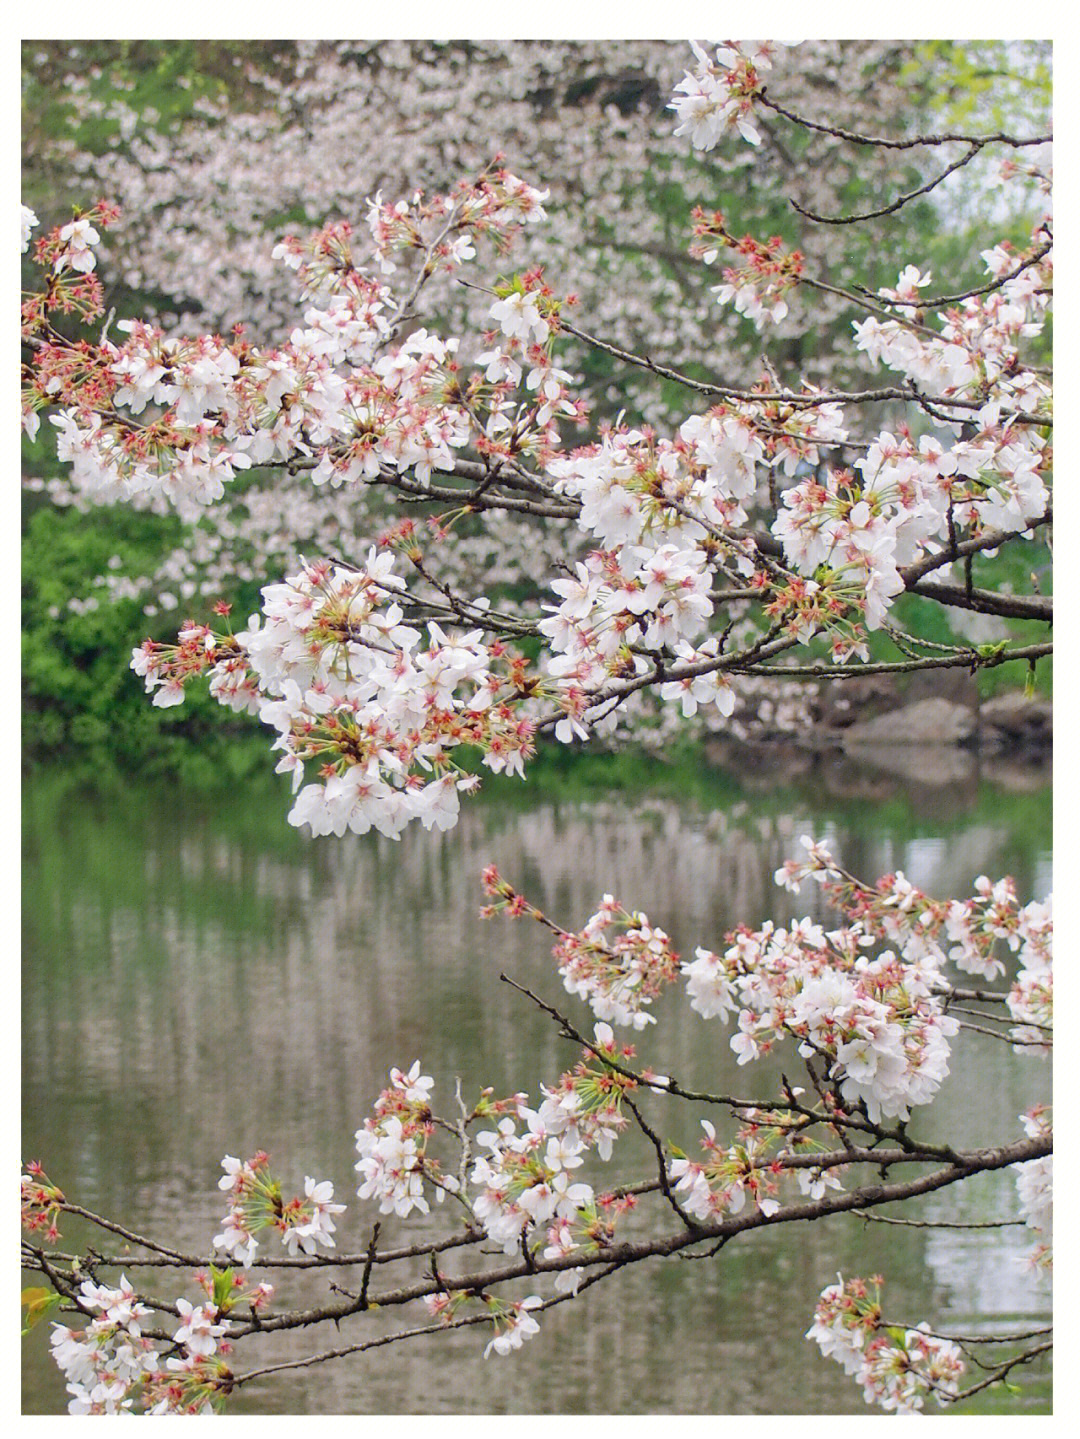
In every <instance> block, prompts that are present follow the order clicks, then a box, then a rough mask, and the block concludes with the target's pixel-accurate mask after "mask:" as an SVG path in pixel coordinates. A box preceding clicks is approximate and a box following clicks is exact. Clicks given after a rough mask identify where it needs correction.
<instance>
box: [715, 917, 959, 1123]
mask: <svg viewBox="0 0 1080 1439" xmlns="http://www.w3.org/2000/svg"><path fill="white" fill-rule="evenodd" d="M727 938H728V940H729V942H730V946H729V948H728V949H726V950H725V951H724V952H723V953H722V954H716V953H713V952H712V951H709V950H703V949H699V950H698V951H697V957H696V959H695V961H694V963H693V964H692V965H690V966H688V967H687V977H688V992H689V993H690V1003H691V1006H692V1007H693V1008H694V1009H696V1010H698V1012H699V1013H701V1014H703V1015H704V1016H705V1017H710V1016H712V1015H720V1016H721V1017H723V1018H724V1019H727V1018H728V1017H729V1015H730V1014H732V1013H735V1012H737V1014H738V1019H737V1032H736V1034H735V1035H734V1036H733V1038H732V1040H731V1047H732V1049H733V1050H734V1051H735V1053H736V1054H737V1055H738V1057H739V1063H740V1064H747V1063H749V1062H750V1061H751V1060H754V1059H757V1058H758V1057H759V1056H761V1055H762V1054H766V1053H768V1052H769V1050H771V1049H772V1048H773V1046H774V1045H775V1044H776V1043H777V1042H778V1041H779V1040H780V1039H782V1038H784V1037H786V1036H791V1037H794V1038H795V1039H796V1040H797V1041H798V1046H799V1052H800V1054H802V1055H803V1056H804V1057H806V1058H808V1059H809V1058H813V1057H814V1056H820V1057H821V1058H822V1059H823V1060H824V1062H825V1064H826V1066H827V1070H828V1073H829V1075H830V1076H831V1077H832V1078H833V1079H835V1080H837V1081H838V1082H839V1090H840V1093H841V1095H842V1096H843V1098H844V1100H845V1101H846V1102H847V1103H848V1104H849V1105H855V1104H858V1103H859V1102H860V1101H861V1102H862V1103H864V1104H865V1106H866V1110H867V1113H868V1114H869V1116H870V1119H871V1120H872V1121H874V1122H875V1123H876V1122H877V1121H879V1120H880V1119H881V1117H882V1115H883V1114H884V1115H887V1116H895V1117H898V1118H901V1119H906V1118H908V1116H909V1114H910V1107H911V1106H912V1105H918V1104H928V1103H929V1102H930V1100H931V1099H933V1097H934V1095H935V1094H936V1092H937V1090H938V1087H939V1086H940V1084H941V1081H942V1080H943V1079H944V1077H945V1076H946V1074H948V1072H949V1063H948V1061H949V1052H950V1045H949V1041H950V1039H951V1038H953V1036H955V1034H956V1033H957V1031H958V1029H959V1024H958V1021H957V1020H956V1019H955V1017H954V1016H952V1015H950V1014H948V1013H947V1012H946V1010H945V1006H944V1003H943V1001H942V1000H941V999H940V998H939V997H938V996H937V994H936V992H935V991H936V989H937V979H938V972H937V970H936V969H935V968H934V967H933V966H932V965H930V964H927V963H909V962H907V961H905V960H904V959H902V958H901V957H900V956H899V955H897V954H896V953H894V952H891V951H889V950H885V951H882V952H881V953H879V954H877V955H875V956H873V957H872V956H871V955H870V954H868V953H867V952H866V949H867V946H869V945H872V944H873V943H874V940H873V936H872V935H870V934H868V933H866V932H865V931H864V930H863V929H862V928H861V927H860V926H859V925H858V924H853V925H850V926H845V927H843V928H841V929H837V930H830V931H828V932H826V931H825V930H824V929H823V928H822V927H821V926H820V925H818V924H815V923H813V922H812V921H811V920H810V919H809V918H806V919H802V920H799V921H796V922H793V923H792V924H791V926H790V927H789V928H780V927H777V926H776V925H775V924H774V923H773V922H772V921H771V920H769V921H766V923H765V924H764V925H763V926H762V928H761V929H760V930H750V929H747V928H741V929H738V930H735V931H733V932H732V933H731V934H729V935H728V936H727Z"/></svg>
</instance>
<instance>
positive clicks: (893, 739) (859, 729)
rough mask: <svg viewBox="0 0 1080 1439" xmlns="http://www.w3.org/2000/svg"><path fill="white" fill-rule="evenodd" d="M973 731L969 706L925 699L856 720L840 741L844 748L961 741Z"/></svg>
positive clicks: (973, 726)
mask: <svg viewBox="0 0 1080 1439" xmlns="http://www.w3.org/2000/svg"><path fill="white" fill-rule="evenodd" d="M974 732H975V714H974V711H973V710H971V709H969V708H968V706H967V705H962V704H954V703H953V701H952V700H945V699H926V700H917V701H916V702H915V703H914V704H909V705H904V706H903V707H902V708H900V709H895V710H890V711H889V713H888V714H882V715H875V716H873V718H872V719H865V720H856V722H855V723H854V724H853V725H850V726H849V727H848V728H847V729H846V730H844V732H843V736H842V740H841V743H842V744H843V746H844V748H845V749H847V748H848V746H849V745H870V744H888V745H897V744H902V745H934V744H960V743H961V741H963V740H966V739H970V738H971V736H972V735H973V734H974Z"/></svg>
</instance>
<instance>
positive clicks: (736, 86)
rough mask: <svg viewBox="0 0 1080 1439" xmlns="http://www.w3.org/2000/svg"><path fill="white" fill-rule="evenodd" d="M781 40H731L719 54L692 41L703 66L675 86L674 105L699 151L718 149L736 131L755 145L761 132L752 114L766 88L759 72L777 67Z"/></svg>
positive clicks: (681, 125)
mask: <svg viewBox="0 0 1080 1439" xmlns="http://www.w3.org/2000/svg"><path fill="white" fill-rule="evenodd" d="M776 45H777V42H776V41H775V40H743V41H738V40H726V41H725V42H724V43H723V44H722V45H720V46H719V47H718V48H717V50H716V55H715V59H710V57H709V54H708V52H707V51H706V50H704V49H703V48H702V47H701V46H700V45H699V44H698V43H697V42H696V41H691V48H692V49H693V51H694V58H695V59H696V60H697V62H698V63H697V67H696V68H695V69H694V70H688V71H687V72H686V75H685V77H684V78H683V79H682V80H681V81H680V82H679V84H678V85H676V86H675V94H674V97H673V99H672V101H671V104H670V105H669V106H668V108H669V109H671V110H674V111H675V114H676V116H677V117H678V120H679V124H678V126H677V127H676V130H675V134H676V135H689V137H690V143H691V144H692V145H693V147H694V149H695V150H712V149H714V148H715V146H716V145H717V143H718V142H719V141H720V140H721V139H722V138H723V137H724V136H725V135H726V134H727V133H728V132H729V131H731V130H736V131H738V133H739V134H740V135H741V136H742V138H743V139H744V140H746V141H747V142H748V143H749V144H751V145H759V144H760V143H761V135H760V133H759V132H758V130H757V128H756V126H755V125H754V123H753V120H752V119H751V118H750V117H751V114H752V112H753V108H754V99H755V97H756V96H757V94H758V93H759V91H760V90H761V80H760V78H759V71H762V70H771V69H772V56H773V53H774V51H775V48H776Z"/></svg>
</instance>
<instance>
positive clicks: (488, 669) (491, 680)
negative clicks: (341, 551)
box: [132, 547, 536, 838]
mask: <svg viewBox="0 0 1080 1439" xmlns="http://www.w3.org/2000/svg"><path fill="white" fill-rule="evenodd" d="M394 565H395V556H394V554H393V553H392V552H391V551H389V550H384V551H382V552H381V553H380V552H379V551H378V550H377V549H376V548H374V547H372V548H371V549H369V551H368V555H367V561H366V564H364V565H363V566H357V567H345V566H343V565H340V564H333V563H331V562H329V561H319V562H312V563H308V564H305V565H304V567H303V568H302V569H301V570H300V572H299V573H297V574H295V575H292V576H289V577H288V578H287V579H286V580H285V581H284V582H283V583H281V584H274V585H267V586H265V587H264V589H263V596H264V602H263V608H262V611H261V612H260V614H258V615H256V616H253V617H252V618H251V619H250V620H249V623H248V627H247V629H246V630H243V631H241V632H240V633H238V634H236V635H235V636H232V635H230V636H220V635H217V634H216V633H215V632H213V631H211V630H210V629H209V628H207V627H205V626H198V625H194V624H189V625H187V626H186V627H185V628H184V629H183V630H181V632H180V637H179V638H180V643H179V645H178V646H164V645H160V644H157V643H154V642H150V641H148V642H147V643H145V644H144V645H142V646H140V647H138V648H137V649H136V650H135V651H134V652H133V656H132V668H133V669H135V671H136V672H137V673H139V674H142V675H143V676H144V678H145V682H146V686H147V689H148V690H156V693H155V696H154V703H155V704H175V703H178V702H179V701H180V700H181V699H182V698H183V693H184V685H185V683H186V682H187V681H188V680H189V679H190V678H192V677H193V676H194V675H196V674H199V673H203V672H208V674H209V681H210V690H211V693H212V694H214V695H215V697H216V698H217V699H218V700H219V701H220V702H221V703H223V704H226V705H229V706H230V707H232V708H234V709H240V708H248V709H254V710H257V712H258V714H259V717H260V718H261V719H262V721H263V722H264V723H265V724H267V725H270V726H272V727H273V728H274V729H275V730H276V731H277V736H278V737H277V739H276V741H275V744H274V748H275V749H278V750H280V751H282V758H281V760H280V762H279V764H278V770H279V771H282V772H285V771H288V772H291V774H292V777H293V788H294V792H296V791H299V792H298V793H297V794H296V801H295V803H294V806H293V809H292V811H291V812H290V815H289V820H290V822H291V823H293V824H296V825H301V824H307V825H308V826H309V827H310V829H311V831H312V833H313V834H330V833H334V834H338V835H342V834H344V833H346V831H350V832H352V833H354V834H364V833H366V832H367V831H368V830H369V829H372V828H375V829H377V830H379V831H380V832H381V833H383V834H386V835H388V836H389V837H391V838H397V837H398V836H399V835H400V833H401V830H402V829H403V827H404V826H405V825H406V824H407V823H408V822H409V821H410V820H413V819H419V820H420V822H421V823H422V824H423V826H424V827H425V828H426V829H431V828H432V827H437V828H440V829H446V828H449V827H450V826H452V825H453V824H454V823H455V822H456V819H457V815H458V804H459V800H458V796H459V793H460V792H461V791H463V790H470V789H472V788H474V787H475V786H476V784H477V783H478V779H477V777H476V776H475V775H471V774H465V773H462V772H461V771H460V770H459V768H458V766H457V764H456V761H455V760H454V758H453V754H452V752H453V750H455V749H456V748H458V747H459V746H461V745H463V744H470V745H475V746H477V747H478V748H479V749H480V750H481V751H482V757H483V762H484V764H485V765H486V766H487V767H488V768H489V769H491V770H493V771H495V772H499V771H503V770H505V771H507V772H510V773H514V772H516V773H518V774H523V773H524V760H525V758H526V757H527V756H529V755H530V754H531V753H532V734H533V726H532V723H531V722H530V721H529V720H528V719H527V718H526V717H524V715H522V714H521V713H520V708H521V704H522V701H523V700H524V699H527V698H528V697H529V696H530V695H531V694H532V693H534V692H535V688H536V687H535V686H534V685H533V684H532V681H531V679H530V677H529V675H528V666H527V662H526V661H525V659H524V658H523V657H522V656H521V655H519V654H517V653H515V652H513V651H511V650H510V649H509V648H508V647H507V646H505V645H504V644H502V643H501V642H499V641H487V640H485V638H484V630H483V629H475V630H470V631H468V632H464V633H462V632H458V631H450V632H449V633H447V632H444V630H443V629H442V628H441V627H440V625H438V624H437V623H436V622H435V621H434V620H432V621H429V622H428V624H427V636H426V641H427V642H426V645H425V644H424V643H423V640H424V636H423V635H422V634H421V631H420V630H418V629H416V628H414V627H413V626H411V625H408V624H406V623H405V622H404V610H403V607H402V605H401V603H400V602H399V601H400V600H401V599H404V598H406V596H405V595H404V590H405V581H404V580H403V579H402V577H401V576H400V575H399V574H397V573H396V572H395V569H394ZM487 608H488V605H487V602H486V601H483V600H480V601H477V602H475V603H474V604H473V605H472V606H471V609H470V611H469V615H470V618H472V617H474V616H475V618H476V619H479V620H481V621H483V620H485V619H486V612H487ZM311 760H314V761H315V762H316V763H317V764H318V766H319V768H318V774H319V779H320V782H319V783H314V784H308V785H307V786H305V787H303V788H301V785H302V782H303V778H304V765H305V762H306V761H311Z"/></svg>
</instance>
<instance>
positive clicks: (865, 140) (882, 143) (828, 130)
mask: <svg viewBox="0 0 1080 1439" xmlns="http://www.w3.org/2000/svg"><path fill="white" fill-rule="evenodd" d="M754 98H755V99H756V100H757V102H758V103H759V104H761V105H765V106H766V107H767V108H768V109H770V110H773V111H775V112H776V114H777V115H782V116H783V117H784V119H785V120H790V121H791V122H792V123H793V124H795V125H800V126H801V127H802V128H803V129H804V130H816V131H818V132H819V133H820V134H822V135H833V136H835V138H836V139H838V140H848V141H850V142H851V144H853V145H872V146H874V147H875V148H877V149H879V150H914V149H917V148H919V147H920V146H924V145H927V146H932V145H951V144H957V145H979V146H980V147H981V146H983V145H1011V146H1012V147H1013V148H1014V149H1023V148H1024V147H1026V146H1029V145H1049V144H1050V143H1051V142H1052V141H1053V138H1054V137H1053V135H1033V136H1031V138H1030V139H1019V138H1018V137H1017V136H1015V135H1006V134H1004V133H1003V132H1001V131H997V132H996V133H994V134H992V135H955V134H944V135H913V136H911V138H910V139H907V140H889V139H884V138H882V137H880V136H875V135H861V134H859V133H858V132H857V131H855V130H844V129H841V127H840V126H839V125H823V124H821V123H820V122H819V121H817V120H808V119H806V117H805V116H803V115H796V114H794V113H793V112H792V111H791V110H785V109H784V108H783V106H781V105H778V104H777V103H776V101H775V100H770V99H769V98H768V95H767V94H766V90H765V88H764V87H763V88H762V89H761V90H759V91H758V92H757V94H756V95H755V97H754Z"/></svg>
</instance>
